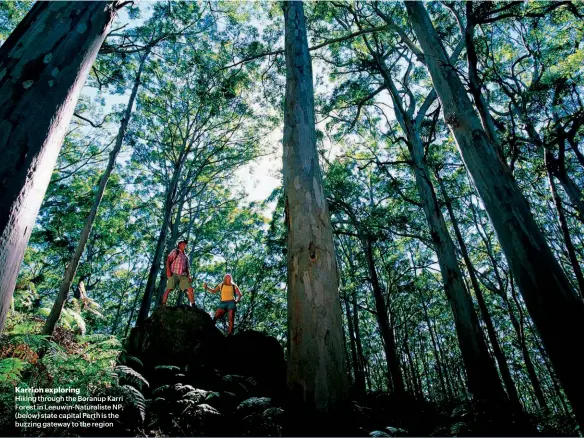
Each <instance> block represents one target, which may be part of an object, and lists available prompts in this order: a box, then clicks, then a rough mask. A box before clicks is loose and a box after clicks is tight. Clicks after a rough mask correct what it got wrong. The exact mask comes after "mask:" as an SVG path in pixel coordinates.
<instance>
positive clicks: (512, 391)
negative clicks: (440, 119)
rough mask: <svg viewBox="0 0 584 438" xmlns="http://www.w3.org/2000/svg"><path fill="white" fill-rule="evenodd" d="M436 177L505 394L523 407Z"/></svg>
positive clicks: (453, 218)
mask: <svg viewBox="0 0 584 438" xmlns="http://www.w3.org/2000/svg"><path fill="white" fill-rule="evenodd" d="M436 178H437V180H438V184H439V185H440V189H441V191H442V196H443V197H444V200H445V203H446V209H447V210H448V215H449V216H450V220H451V221H452V226H453V228H454V234H455V235H456V240H458V245H459V247H460V252H461V253H462V258H463V259H464V263H465V264H466V266H467V268H468V275H469V277H470V282H471V284H472V287H473V290H474V292H475V296H476V297H477V302H478V304H479V309H480V310H481V315H482V317H483V321H485V325H486V326H487V334H488V336H489V340H490V341H491V345H492V346H493V353H494V354H495V359H496V360H497V363H498V364H499V371H500V372H501V376H502V377H503V383H504V384H505V388H507V394H508V395H509V399H510V400H511V401H512V402H513V403H515V404H516V405H517V407H518V408H519V409H523V408H522V406H521V402H520V401H519V395H518V394H517V388H516V387H515V383H514V382H513V378H512V377H511V372H510V371H509V365H507V358H506V357H505V353H504V352H503V349H502V348H501V346H500V345H499V340H498V338H497V332H496V330H495V325H494V324H493V320H492V319H491V314H490V313H489V309H488V308H487V303H485V298H484V297H483V291H482V290H481V287H480V285H479V281H478V279H477V276H476V274H475V271H474V266H473V264H472V262H471V260H470V256H469V254H468V251H467V249H466V243H465V242H464V239H463V238H462V233H461V232H460V228H459V227H458V220H457V219H456V216H455V215H454V210H453V208H452V202H451V201H450V197H449V196H448V193H447V192H446V188H445V187H444V183H443V181H442V179H440V175H438V174H437V175H436Z"/></svg>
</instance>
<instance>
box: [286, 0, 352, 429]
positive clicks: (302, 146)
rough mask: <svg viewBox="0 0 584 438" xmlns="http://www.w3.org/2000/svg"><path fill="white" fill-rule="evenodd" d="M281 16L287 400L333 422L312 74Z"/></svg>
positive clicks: (342, 392)
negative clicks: (284, 61)
mask: <svg viewBox="0 0 584 438" xmlns="http://www.w3.org/2000/svg"><path fill="white" fill-rule="evenodd" d="M282 8H283V10H284V22H285V51H286V97H285V106H284V142H283V143H284V153H283V176H284V194H285V199H286V204H285V205H286V207H285V211H286V226H287V230H288V253H287V259H288V376H287V380H288V390H289V396H290V399H289V400H290V402H291V404H290V407H291V408H292V409H293V410H295V409H300V410H301V411H305V412H308V413H319V414H333V413H335V412H336V411H337V410H338V409H342V408H344V407H345V403H346V402H347V400H348V379H347V372H346V367H347V365H346V359H345V345H344V343H343V333H342V330H343V328H342V319H341V306H340V302H339V294H338V287H339V280H338V276H337V266H336V257H335V254H334V251H335V248H334V244H333V234H332V226H331V221H330V215H329V211H328V206H327V204H326V198H325V196H324V193H323V185H322V175H321V171H320V166H319V162H318V154H317V151H316V130H315V115H314V89H313V84H312V66H311V60H310V54H309V52H308V42H307V36H306V27H305V19H304V11H303V4H302V2H301V1H290V2H283V4H282ZM299 419H300V417H298V418H297V419H296V422H297V421H299ZM302 421H304V420H302Z"/></svg>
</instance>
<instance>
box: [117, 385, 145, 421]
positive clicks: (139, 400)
mask: <svg viewBox="0 0 584 438" xmlns="http://www.w3.org/2000/svg"><path fill="white" fill-rule="evenodd" d="M120 388H121V389H122V391H124V393H125V395H126V397H124V400H125V401H129V402H130V403H131V405H132V406H133V407H134V408H136V409H137V410H138V412H139V413H140V418H141V419H142V422H144V420H146V399H145V398H144V395H143V394H142V393H141V392H140V391H138V390H137V389H136V388H134V387H133V386H130V385H121V386H120Z"/></svg>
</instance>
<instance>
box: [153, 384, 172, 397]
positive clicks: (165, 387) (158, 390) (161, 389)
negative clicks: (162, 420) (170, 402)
mask: <svg viewBox="0 0 584 438" xmlns="http://www.w3.org/2000/svg"><path fill="white" fill-rule="evenodd" d="M172 388H173V385H162V386H159V387H158V388H156V389H155V390H154V391H152V395H153V396H155V395H158V394H164V393H165V392H166V391H169V390H171V389H172Z"/></svg>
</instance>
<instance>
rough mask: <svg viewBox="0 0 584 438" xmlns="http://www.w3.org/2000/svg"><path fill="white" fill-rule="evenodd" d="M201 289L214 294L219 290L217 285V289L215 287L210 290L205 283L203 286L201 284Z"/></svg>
mask: <svg viewBox="0 0 584 438" xmlns="http://www.w3.org/2000/svg"><path fill="white" fill-rule="evenodd" d="M203 288H205V290H207V291H209V292H211V293H212V294H214V293H215V292H217V291H218V290H219V285H217V287H215V288H214V289H211V288H210V287H209V286H207V283H205V284H203Z"/></svg>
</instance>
